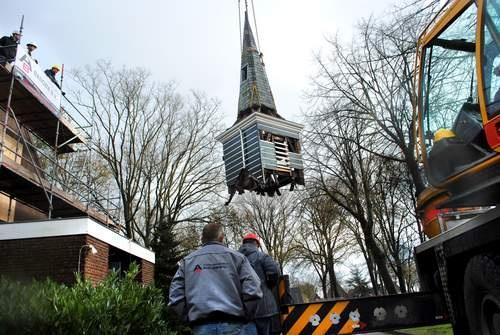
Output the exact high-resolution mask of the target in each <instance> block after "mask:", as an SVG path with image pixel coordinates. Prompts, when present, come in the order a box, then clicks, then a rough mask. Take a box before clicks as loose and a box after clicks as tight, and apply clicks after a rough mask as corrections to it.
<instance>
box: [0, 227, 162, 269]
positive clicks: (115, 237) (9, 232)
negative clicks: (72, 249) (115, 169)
mask: <svg viewBox="0 0 500 335" xmlns="http://www.w3.org/2000/svg"><path fill="white" fill-rule="evenodd" d="M70 235H89V236H92V237H94V238H96V239H98V240H100V241H102V242H104V243H107V244H109V245H112V246H113V247H115V248H118V249H120V250H123V251H125V252H127V253H129V254H131V255H134V256H136V257H139V258H142V259H144V260H146V261H148V262H150V263H153V264H154V263H155V254H154V252H152V251H151V250H148V249H146V248H144V247H142V246H140V245H139V244H137V243H135V242H133V241H131V240H129V239H127V238H126V237H124V236H121V235H119V234H117V233H116V232H114V231H112V230H110V229H108V228H106V227H104V226H103V225H101V224H99V223H97V222H95V221H94V220H92V219H90V218H76V219H60V220H44V221H31V222H23V223H4V224H0V241H2V240H19V239H27V238H42V237H56V236H70Z"/></svg>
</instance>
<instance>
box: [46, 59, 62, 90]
mask: <svg viewBox="0 0 500 335" xmlns="http://www.w3.org/2000/svg"><path fill="white" fill-rule="evenodd" d="M59 71H61V67H60V66H59V65H52V67H51V68H50V69H47V70H45V74H46V75H47V77H49V78H50V80H51V81H52V82H53V83H54V84H55V85H56V86H57V87H58V88H59V89H61V86H60V85H59V83H58V82H57V79H56V75H57V73H58V72H59Z"/></svg>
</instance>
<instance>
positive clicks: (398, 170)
mask: <svg viewBox="0 0 500 335" xmlns="http://www.w3.org/2000/svg"><path fill="white" fill-rule="evenodd" d="M378 161H379V163H378V169H379V172H378V173H377V175H378V179H377V182H376V184H375V185H374V194H376V196H375V197H374V215H375V220H376V222H377V225H376V227H377V232H378V233H377V234H376V236H377V239H378V241H379V243H380V244H381V245H382V246H383V247H384V248H385V250H386V254H387V256H388V263H389V265H390V267H391V270H392V271H393V273H394V274H395V276H396V278H397V280H398V285H399V289H400V291H401V292H407V290H408V288H409V287H410V286H409V283H407V282H406V279H407V277H406V275H405V269H407V268H408V267H409V266H410V264H411V262H412V261H413V247H414V245H415V244H416V242H417V239H418V233H417V231H416V226H417V225H416V218H415V216H414V211H413V204H412V202H411V201H409V199H411V197H412V195H411V194H409V192H408V191H409V190H410V189H411V188H410V187H409V186H408V184H410V183H411V181H410V180H408V178H406V176H407V175H406V173H405V171H404V167H403V166H402V164H401V163H398V162H394V161H388V160H382V159H378Z"/></svg>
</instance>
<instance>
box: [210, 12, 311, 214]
mask: <svg viewBox="0 0 500 335" xmlns="http://www.w3.org/2000/svg"><path fill="white" fill-rule="evenodd" d="M244 20H245V21H244V28H243V38H242V39H243V43H242V50H241V72H240V93H239V100H238V116H237V119H236V122H235V123H234V124H233V126H231V127H230V128H229V129H227V130H226V131H224V132H223V133H222V134H220V135H219V136H218V137H217V139H218V140H219V141H220V142H222V145H223V151H224V165H225V171H226V184H227V186H228V192H229V195H230V198H229V200H228V202H227V203H226V204H229V203H230V201H231V200H232V198H233V196H234V194H235V193H236V192H238V193H239V194H242V193H244V191H245V190H247V191H253V192H256V193H257V194H259V195H263V196H265V195H267V196H271V197H272V196H274V195H275V194H276V195H281V193H280V187H283V186H286V185H290V190H293V189H294V187H295V185H297V184H298V185H304V166H303V161H302V155H301V147H302V146H301V141H300V132H301V131H302V129H303V126H302V125H301V124H298V123H295V122H291V121H287V120H285V119H284V118H283V117H282V116H280V114H278V112H277V109H276V104H275V101H274V97H273V93H272V91H271V86H270V85H269V80H268V79H267V74H266V70H265V66H264V62H263V57H262V53H261V52H260V50H259V48H258V46H257V43H256V42H255V38H254V35H253V32H252V28H251V26H250V22H249V19H248V8H247V6H245V19H244Z"/></svg>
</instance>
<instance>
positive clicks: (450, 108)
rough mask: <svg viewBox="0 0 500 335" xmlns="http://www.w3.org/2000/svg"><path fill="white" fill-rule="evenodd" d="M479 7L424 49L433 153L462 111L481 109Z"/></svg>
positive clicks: (427, 132) (427, 134)
mask: <svg viewBox="0 0 500 335" xmlns="http://www.w3.org/2000/svg"><path fill="white" fill-rule="evenodd" d="M476 13H477V9H476V6H475V5H471V6H469V7H468V9H467V10H465V11H464V12H463V13H462V14H461V15H460V16H459V17H458V18H456V19H455V21H454V22H453V23H451V24H450V26H448V28H446V30H444V31H443V32H442V33H440V34H439V35H438V36H437V37H436V38H435V39H434V40H433V41H432V42H430V43H429V45H427V46H426V48H425V50H424V60H423V67H424V68H423V82H422V92H423V97H422V99H423V100H422V101H421V103H422V106H423V120H422V122H423V124H422V126H423V129H424V140H425V144H426V148H427V152H429V151H430V150H431V148H432V146H433V142H434V136H435V135H436V132H437V131H438V130H440V129H447V130H453V129H454V128H453V127H454V125H455V120H456V119H457V116H458V115H459V113H460V111H461V110H462V109H463V108H464V106H466V105H467V108H469V109H474V108H476V106H477V108H478V105H477V102H478V101H477V100H478V99H477V82H476V78H477V74H476V66H475V65H476V61H475V58H476V57H475V41H476V36H475V27H476Z"/></svg>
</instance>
